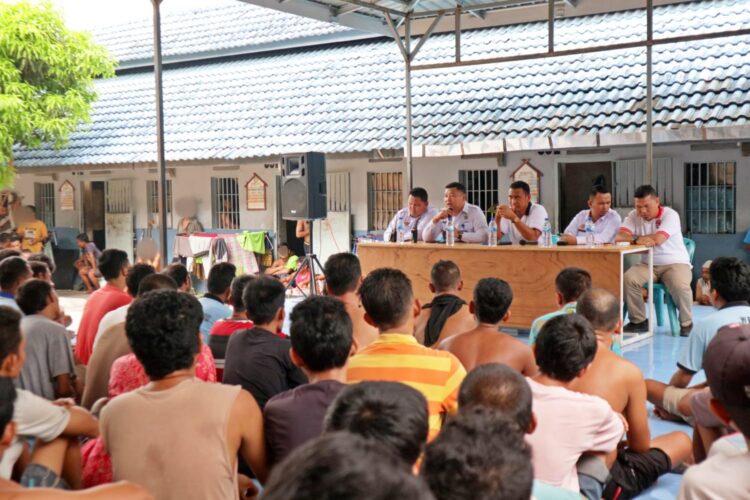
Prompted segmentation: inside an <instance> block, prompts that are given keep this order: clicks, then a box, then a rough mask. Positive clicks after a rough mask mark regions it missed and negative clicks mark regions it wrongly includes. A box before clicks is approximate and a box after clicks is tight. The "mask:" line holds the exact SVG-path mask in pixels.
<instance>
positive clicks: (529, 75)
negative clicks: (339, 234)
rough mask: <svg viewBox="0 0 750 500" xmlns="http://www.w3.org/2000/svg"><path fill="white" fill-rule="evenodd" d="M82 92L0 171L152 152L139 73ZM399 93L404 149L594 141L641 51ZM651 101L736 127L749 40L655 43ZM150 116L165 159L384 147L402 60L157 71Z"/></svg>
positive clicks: (271, 60) (362, 51) (712, 8)
mask: <svg viewBox="0 0 750 500" xmlns="http://www.w3.org/2000/svg"><path fill="white" fill-rule="evenodd" d="M644 22H645V16H644V14H643V12H640V11H631V12H624V13H616V14H607V15H600V16H596V17H594V18H588V19H584V18H577V19H566V20H561V21H560V22H559V25H558V27H557V29H556V40H557V45H558V47H559V48H571V47H574V46H582V45H591V44H595V43H605V42H607V41H626V40H634V39H638V38H639V37H641V34H642V29H643V23H644ZM748 24H750V0H716V1H705V2H694V3H689V4H679V5H672V6H669V7H662V8H659V9H657V10H656V16H655V34H654V36H655V37H661V36H673V35H675V34H685V33H690V32H696V31H700V32H707V31H717V30H723V29H737V28H738V27H746V26H748ZM545 35H546V26H545V25H544V23H535V24H527V25H519V26H512V27H499V28H491V29H484V30H476V31H471V32H467V33H465V34H464V36H463V41H462V43H463V47H464V60H466V59H470V58H477V57H489V56H497V55H498V54H501V55H504V54H513V53H517V52H519V51H528V52H532V51H540V50H544V48H545V47H546V40H545ZM613 35H614V40H613V39H612V38H613ZM422 50H423V52H421V53H420V55H419V57H418V58H417V63H420V64H424V63H431V62H436V61H441V60H443V61H444V60H448V59H449V58H450V57H451V54H452V50H453V37H452V35H439V36H436V37H435V38H434V39H432V40H430V41H429V42H428V43H427V44H425V46H424V48H423V49H422ZM97 90H98V91H99V95H100V99H99V101H98V102H97V103H96V104H95V110H94V114H93V123H92V125H91V126H90V127H89V129H88V130H81V131H80V132H77V133H75V134H74V135H73V137H72V138H71V141H70V145H69V146H68V147H67V148H65V149H62V150H59V151H55V150H53V149H52V148H40V149H38V150H34V151H21V150H19V151H18V152H17V153H18V154H17V157H16V164H17V165H18V166H19V167H24V166H57V165H87V164H118V163H139V162H148V161H154V159H155V157H156V154H155V132H154V130H155V129H154V127H155V118H154V104H153V92H154V91H153V74H152V73H138V74H128V75H123V76H119V77H117V78H115V79H112V80H107V81H101V82H98V83H97ZM413 92H414V98H413V102H414V137H415V144H416V145H437V146H445V145H456V144H479V143H490V142H492V141H498V140H500V141H502V140H505V141H506V142H508V143H510V142H511V141H513V140H534V138H545V141H546V140H547V139H546V138H550V137H551V138H553V142H554V141H560V142H559V143H558V144H564V141H565V140H567V139H569V138H571V137H572V138H576V137H589V136H591V137H596V134H599V135H600V136H601V137H602V138H603V139H602V144H605V143H606V141H605V140H604V138H606V137H608V136H609V135H612V134H628V133H633V132H638V131H641V130H644V128H645V49H631V50H626V51H613V52H603V53H598V54H588V55H584V56H576V57H565V58H554V59H548V60H538V61H525V62H517V63H508V64H502V65H485V66H474V67H465V68H460V69H451V70H431V71H420V72H415V73H414V76H413ZM654 96H655V108H654V110H655V112H654V125H655V127H657V128H658V129H664V130H667V131H671V130H674V129H679V130H680V131H685V130H692V131H697V132H696V134H695V135H696V137H697V138H700V137H701V133H700V131H701V130H702V129H701V127H711V128H713V127H728V128H727V130H728V129H729V128H731V127H730V126H741V125H746V124H748V117H750V37H744V38H742V37H736V38H732V39H717V40H711V41H703V42H691V43H682V44H679V45H667V46H657V47H655V48H654ZM165 115H166V116H165V127H166V141H165V143H166V148H167V160H168V161H182V160H234V159H240V158H250V157H262V156H272V155H277V154H282V153H289V152H299V151H313V150H314V151H322V152H327V153H343V152H356V151H370V150H373V149H376V148H400V147H403V145H404V142H405V141H404V135H405V133H404V118H403V117H404V90H403V61H402V59H401V56H400V54H399V52H398V50H397V48H396V46H395V44H394V42H393V41H388V40H377V41H367V42H357V43H346V44H339V45H337V46H333V47H320V48H311V49H307V50H295V51H287V52H283V53H277V54H272V55H257V56H255V57H247V58H244V59H241V60H233V61H230V62H213V63H209V62H204V63H199V64H195V65H193V66H189V67H180V68H175V69H169V70H168V71H166V72H165ZM719 130H721V129H719ZM417 149H419V150H420V151H421V148H417ZM417 154H419V152H418V153H417Z"/></svg>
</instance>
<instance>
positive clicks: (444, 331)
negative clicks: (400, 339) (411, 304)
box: [414, 260, 476, 347]
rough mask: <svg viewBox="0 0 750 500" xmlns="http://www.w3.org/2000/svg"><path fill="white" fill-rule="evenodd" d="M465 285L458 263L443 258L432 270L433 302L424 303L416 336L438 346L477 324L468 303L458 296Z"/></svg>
mask: <svg viewBox="0 0 750 500" xmlns="http://www.w3.org/2000/svg"><path fill="white" fill-rule="evenodd" d="M463 287H464V282H463V280H462V279H461V271H460V270H459V269H458V266H457V265H456V263H455V262H453V261H450V260H440V261H438V262H437V263H435V265H434V266H432V270H431V271H430V291H431V292H432V293H433V294H435V295H434V297H433V299H432V302H430V303H429V304H425V305H424V306H422V312H421V313H420V315H419V317H418V318H417V324H416V327H415V329H414V335H415V336H416V337H417V340H418V341H419V342H420V343H421V344H424V345H425V346H427V347H433V346H434V347H436V346H438V345H440V342H442V341H443V340H445V339H447V338H448V337H450V336H452V335H456V334H459V333H461V332H466V331H468V330H471V329H472V328H474V327H475V326H476V323H475V322H474V316H472V314H471V312H469V306H468V305H467V304H466V302H465V301H464V300H463V299H462V298H461V297H459V296H458V292H460V291H461V290H462V289H463Z"/></svg>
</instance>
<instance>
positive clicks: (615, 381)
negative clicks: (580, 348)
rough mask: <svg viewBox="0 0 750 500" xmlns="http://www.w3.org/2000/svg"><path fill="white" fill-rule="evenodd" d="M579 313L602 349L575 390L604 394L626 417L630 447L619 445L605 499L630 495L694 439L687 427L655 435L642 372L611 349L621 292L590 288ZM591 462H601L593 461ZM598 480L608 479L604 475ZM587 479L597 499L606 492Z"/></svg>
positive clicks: (686, 454)
mask: <svg viewBox="0 0 750 500" xmlns="http://www.w3.org/2000/svg"><path fill="white" fill-rule="evenodd" d="M578 314H580V315H581V316H583V317H584V318H586V319H587V320H589V322H590V323H591V326H593V327H594V331H595V332H596V339H597V343H598V348H597V350H596V356H594V361H593V362H592V363H591V365H590V366H589V368H588V370H586V373H584V374H583V376H581V377H579V378H577V379H575V380H574V381H573V383H571V384H570V389H571V390H574V391H578V392H582V393H584V394H591V395H593V396H599V397H600V398H602V399H604V400H606V401H607V402H608V403H609V405H610V406H611V407H612V409H613V410H614V411H616V412H618V413H621V414H622V415H624V416H625V420H626V421H627V423H628V430H627V447H620V448H619V449H618V451H617V460H616V461H615V462H614V464H613V465H612V468H611V479H610V480H609V481H607V484H606V485H602V486H604V487H605V488H604V495H603V496H604V498H615V497H618V496H619V497H621V498H630V497H633V496H636V495H637V494H639V493H640V492H642V491H643V490H645V489H646V488H648V487H649V486H651V485H652V484H654V483H655V482H656V480H657V479H658V478H659V476H660V475H662V474H665V473H667V472H669V471H670V470H672V469H673V468H675V467H677V466H679V465H680V464H681V463H683V462H684V461H686V460H688V459H689V458H690V454H691V443H690V438H689V437H688V435H687V434H685V433H684V432H670V433H668V434H665V435H662V436H659V437H657V438H654V439H651V433H650V431H649V427H648V411H647V409H646V382H645V381H644V380H643V374H642V373H641V371H640V370H639V369H638V367H637V366H635V365H634V364H633V363H631V362H630V361H627V360H626V359H624V358H622V357H620V356H618V355H616V354H614V353H613V352H612V351H610V347H611V345H612V338H613V337H614V336H615V335H616V334H617V332H619V331H620V329H621V327H622V321H621V320H620V301H619V300H618V299H617V297H615V296H614V295H612V293H610V292H609V291H607V290H603V289H601V288H595V289H593V290H589V291H588V292H586V293H585V294H583V295H582V296H581V297H580V298H579V299H578ZM592 460H596V458H593V457H592ZM602 463H604V462H602ZM589 466H594V467H595V466H596V464H594V463H592V462H590V463H589ZM579 471H580V469H579ZM579 479H580V476H579ZM599 482H600V483H604V482H605V481H604V480H603V477H600V478H599ZM581 483H582V484H583V483H584V481H583V480H582V481H581ZM586 483H587V484H590V485H591V487H593V488H594V489H595V490H598V492H597V494H596V495H595V497H596V498H601V497H602V492H601V487H600V486H597V485H596V484H593V483H590V480H589V478H586ZM623 495H624V496H623Z"/></svg>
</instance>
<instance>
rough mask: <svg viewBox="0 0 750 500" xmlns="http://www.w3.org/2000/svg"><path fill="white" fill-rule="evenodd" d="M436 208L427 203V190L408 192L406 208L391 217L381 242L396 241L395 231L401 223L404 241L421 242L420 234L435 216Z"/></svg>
mask: <svg viewBox="0 0 750 500" xmlns="http://www.w3.org/2000/svg"><path fill="white" fill-rule="evenodd" d="M437 212H438V211H437V208H435V207H432V206H430V204H429V202H428V201H427V190H426V189H424V188H421V187H416V188H414V189H412V190H411V191H410V192H409V200H408V206H407V207H406V208H402V209H401V210H399V211H398V212H396V215H395V216H393V219H391V222H390V223H389V224H388V227H387V228H386V230H385V232H384V233H383V241H397V237H396V230H397V229H398V224H399V222H401V224H403V226H404V241H413V238H414V235H415V234H416V235H417V241H422V232H423V231H424V228H425V227H427V224H429V223H430V221H431V220H432V218H433V217H435V215H437Z"/></svg>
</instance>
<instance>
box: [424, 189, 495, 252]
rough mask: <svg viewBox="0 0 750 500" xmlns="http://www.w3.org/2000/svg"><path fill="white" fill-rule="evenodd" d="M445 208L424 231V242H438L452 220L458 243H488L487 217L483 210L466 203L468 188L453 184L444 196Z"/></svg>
mask: <svg viewBox="0 0 750 500" xmlns="http://www.w3.org/2000/svg"><path fill="white" fill-rule="evenodd" d="M443 201H444V202H445V208H443V209H442V210H441V211H440V212H438V213H437V215H435V216H434V217H433V218H432V219H431V220H430V222H429V223H428V224H427V226H425V228H424V230H423V231H422V238H423V239H424V241H427V242H432V241H437V240H438V239H439V238H440V235H442V234H444V233H445V226H446V224H447V223H448V220H449V219H450V220H451V221H452V222H453V226H454V228H455V236H456V241H463V242H466V243H484V242H485V241H487V234H488V232H487V216H486V215H485V214H484V212H483V211H482V209H481V208H479V207H478V206H476V205H472V204H471V203H468V202H467V201H466V186H464V185H463V184H461V183H460V182H451V183H450V184H448V185H447V186H445V193H444V194H443Z"/></svg>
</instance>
